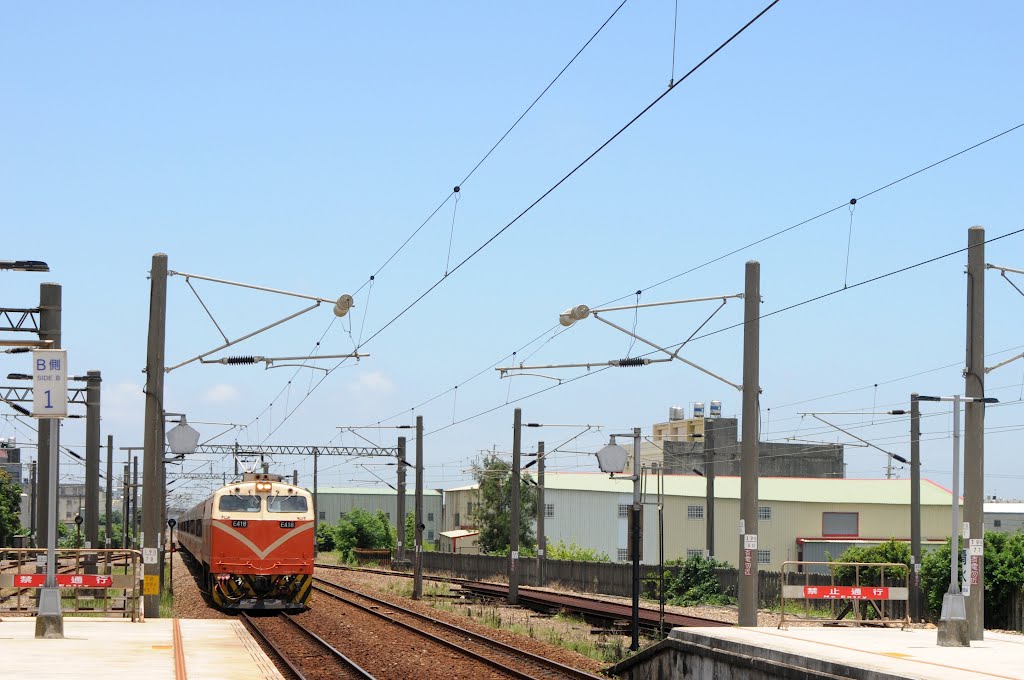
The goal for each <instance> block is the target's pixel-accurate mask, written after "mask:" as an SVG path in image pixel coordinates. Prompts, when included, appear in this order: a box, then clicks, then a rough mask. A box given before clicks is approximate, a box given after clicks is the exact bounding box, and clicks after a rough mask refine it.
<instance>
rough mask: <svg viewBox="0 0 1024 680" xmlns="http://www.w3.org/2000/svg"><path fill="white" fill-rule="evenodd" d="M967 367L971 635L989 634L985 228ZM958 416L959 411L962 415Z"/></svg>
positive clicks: (970, 257)
mask: <svg viewBox="0 0 1024 680" xmlns="http://www.w3.org/2000/svg"><path fill="white" fill-rule="evenodd" d="M967 246H968V248H967V343H966V344H967V367H966V369H965V371H964V396H966V397H968V401H967V405H966V407H965V414H964V430H965V431H964V523H965V524H966V527H967V528H969V531H968V532H966V533H968V535H967V536H964V549H966V550H969V546H972V545H973V546H975V550H973V551H970V552H978V550H977V546H982V550H981V554H975V555H971V556H969V557H968V562H967V564H965V565H964V572H965V581H966V582H967V584H968V588H967V589H966V590H967V592H965V593H964V595H965V596H966V597H965V600H966V605H967V626H968V629H969V631H970V638H971V639H972V640H983V639H984V638H985V563H984V560H985V556H984V548H983V546H984V540H985V524H984V500H985V497H984V495H985V404H984V403H983V402H982V401H980V400H981V399H983V398H984V397H985V229H984V228H982V227H971V228H970V229H968V230H967ZM958 417H959V416H958Z"/></svg>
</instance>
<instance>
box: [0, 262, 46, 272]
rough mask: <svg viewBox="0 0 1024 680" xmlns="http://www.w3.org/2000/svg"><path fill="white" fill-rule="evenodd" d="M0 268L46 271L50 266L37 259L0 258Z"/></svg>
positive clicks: (21, 270)
mask: <svg viewBox="0 0 1024 680" xmlns="http://www.w3.org/2000/svg"><path fill="white" fill-rule="evenodd" d="M0 269H5V270H8V271H14V272H48V271H50V266H49V265H48V264H46V263H45V262H40V261H39V260H0Z"/></svg>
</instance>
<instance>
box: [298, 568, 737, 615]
mask: <svg viewBox="0 0 1024 680" xmlns="http://www.w3.org/2000/svg"><path fill="white" fill-rule="evenodd" d="M315 566H316V567H318V568H322V569H334V570H341V571H355V572H360V571H364V572H369V573H373V574H382V575H386V576H402V577H407V578H412V574H408V573H404V572H398V571H388V570H386V569H365V568H362V567H358V568H356V567H348V566H345V565H332V564H316V565H315ZM423 578H424V579H427V580H433V581H442V582H445V583H454V584H458V585H459V586H461V587H462V589H463V590H465V591H467V592H473V593H476V594H478V595H481V596H484V597H491V598H495V599H500V598H504V597H507V596H508V586H507V585H502V584H499V583H486V582H483V581H471V580H469V579H464V578H437V577H429V576H424V577H423ZM519 603H520V605H521V606H524V607H529V608H531V609H536V610H538V611H545V612H551V611H560V610H564V611H569V612H573V613H576V614H579V615H581V616H583V617H584V618H587V619H594V620H602V621H607V622H610V623H612V622H616V621H628V620H629V619H630V617H631V615H632V610H631V607H630V606H629V605H624V604H618V603H615V602H608V601H605V600H599V599H596V598H592V597H584V596H581V595H563V594H559V593H550V592H547V591H543V590H538V589H536V588H529V587H524V586H519ZM665 625H666V626H667V627H695V626H696V627H720V626H731V625H732V624H730V623H726V622H723V621H717V620H715V619H705V618H701V617H697V616H686V615H684V614H675V613H671V612H665ZM640 627H641V628H643V629H645V630H648V631H656V630H658V629H659V628H660V613H659V611H658V610H657V609H652V608H650V607H640Z"/></svg>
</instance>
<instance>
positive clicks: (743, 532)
mask: <svg viewBox="0 0 1024 680" xmlns="http://www.w3.org/2000/svg"><path fill="white" fill-rule="evenodd" d="M745 279H746V280H745V285H744V298H743V432H742V434H743V440H742V442H741V444H740V455H741V461H740V527H739V531H740V553H739V554H740V565H739V569H740V583H739V605H740V612H739V625H740V626H744V627H755V626H757V587H758V583H757V571H758V569H757V484H758V476H759V474H760V473H759V470H758V460H757V443H758V442H757V439H758V433H757V421H758V415H759V414H758V392H759V391H760V387H759V384H760V376H759V373H760V371H759V368H760V366H759V355H760V312H761V265H760V263H758V262H757V261H755V260H750V261H748V262H747V265H746V277H745Z"/></svg>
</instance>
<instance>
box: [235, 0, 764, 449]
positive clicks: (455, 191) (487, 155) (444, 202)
mask: <svg viewBox="0 0 1024 680" xmlns="http://www.w3.org/2000/svg"><path fill="white" fill-rule="evenodd" d="M628 1H629V0H622V2H621V3H620V4H619V5H618V7H616V8H615V10H614V11H613V12H612V13H611V14H610V15H608V18H607V19H605V20H604V22H603V23H602V24H601V25H600V26H599V27H598V28H597V30H596V31H594V33H593V34H592V35H591V36H590V38H588V39H587V41H586V42H585V43H584V44H583V46H582V47H580V49H579V50H577V51H576V54H574V55H573V57H572V59H570V60H569V61H568V62H567V63H566V64H565V66H563V67H562V69H561V70H560V71H559V72H558V73H557V74H556V75H555V77H554V78H552V79H551V81H550V82H549V83H548V84H547V85H546V86H545V87H544V89H543V90H541V92H540V94H538V95H537V96H536V97H535V98H534V99H533V101H532V102H530V105H529V106H527V107H526V109H524V110H523V112H522V113H521V114H519V117H518V118H516V120H515V121H514V122H513V123H512V125H510V126H509V128H508V129H507V130H505V132H504V133H503V134H502V135H501V137H499V138H498V141H496V142H495V143H494V144H493V145H491V148H490V149H488V150H487V153H485V154H484V155H483V157H482V158H481V159H480V160H479V161H477V162H476V164H475V165H474V166H473V167H472V168H471V169H470V171H469V172H468V173H466V176H465V177H463V178H462V181H461V182H459V183H458V184H457V185H456V186H455V187H454V188H453V189H452V190H451V191H450V192H449V193H448V194H447V195H446V196H445V198H444V200H442V201H441V202H440V203H439V204H438V205H437V207H435V208H434V209H433V210H432V211H431V212H430V214H429V215H427V218H426V219H425V220H423V222H421V223H420V225H419V226H418V227H416V229H414V230H413V232H412V233H411V234H410V235H409V236H408V237H407V238H406V239H405V241H403V242H402V244H401V245H400V246H399V247H398V248H397V249H396V250H395V251H394V252H393V253H391V255H390V256H389V257H388V258H387V259H386V260H385V261H384V263H383V264H382V265H380V267H378V268H377V270H376V271H375V272H374V273H373V275H372V276H370V278H369V279H368V280H367V281H366V282H364V283H363V284H362V285H361V286H359V288H358V289H356V291H355V293H353V296H355V295H358V294H359V293H360V292H362V290H363V289H364V288H365V287H366V286H367V285H370V284H371V282H372V281H373V280H374V279H375V278H376V277H377V276H379V275H380V273H381V272H382V271H384V269H385V268H386V267H387V266H388V265H389V264H390V263H391V261H392V260H394V259H395V257H396V256H398V254H399V253H401V252H402V250H404V249H405V247H406V246H407V245H409V242H410V241H412V239H413V238H415V236H416V235H417V234H418V233H419V232H420V231H421V230H422V229H423V227H425V226H426V225H427V224H428V223H429V222H430V221H431V220H432V219H433V218H434V216H435V215H437V213H438V212H439V211H440V210H441V209H442V208H443V207H444V206H445V205H447V204H448V202H449V201H450V200H451V199H452V197H453V196H454V197H456V198H458V193H459V191H460V187H461V186H462V185H464V184H465V183H466V182H467V181H468V180H469V179H470V177H472V176H473V174H474V173H476V171H477V170H478V169H479V168H480V166H481V165H483V164H484V162H485V161H486V160H487V159H488V158H490V156H491V154H493V153H494V151H495V150H496V149H497V148H498V147H499V146H500V145H501V143H502V142H504V141H505V139H506V138H507V137H508V136H509V135H510V134H511V133H512V131H513V130H515V128H516V127H517V126H518V125H519V123H520V122H521V121H522V120H523V118H525V117H526V115H527V114H528V113H530V111H532V110H533V107H534V106H536V105H537V103H538V102H539V101H540V100H541V99H542V98H543V97H544V95H545V94H547V92H548V90H550V89H551V88H552V86H554V84H555V83H556V82H558V80H559V79H560V78H561V77H562V75H563V74H564V73H565V72H566V71H567V70H568V69H569V67H570V66H572V65H573V64H574V63H575V62H576V60H577V59H578V58H579V56H580V55H581V54H583V51H584V50H586V49H587V47H589V46H590V43H592V42H593V41H594V39H595V38H597V36H598V35H599V34H600V33H601V31H603V30H604V28H605V27H606V26H607V25H608V24H609V23H610V22H611V20H612V19H613V18H615V15H616V14H618V13H619V10H620V9H622V7H623V6H624V5H625V4H626V3H627V2H628ZM776 1H777V0H776ZM450 247H451V246H450V244H449V249H450ZM449 255H450V252H449ZM460 266H461V265H460ZM450 273H451V272H448V271H447V267H446V271H445V276H447V275H448V274H450ZM364 321H365V317H364ZM333 323H334V320H333V319H332V320H331V324H333ZM328 330H330V326H328ZM326 335H327V331H326V330H325V331H324V334H323V335H322V336H321V337H320V341H323V339H324V337H325V336H326ZM360 335H362V333H361V332H360ZM374 336H376V333H375V334H374ZM370 339H373V338H372V337H371V338H370ZM367 342H369V340H367ZM362 344H363V343H362V342H360V343H358V346H362ZM319 345H320V342H317V346H319ZM299 370H301V369H296V371H295V374H293V376H292V380H294V379H295V377H296V376H297V375H298V371H299ZM290 383H291V380H289V384H290ZM318 384H319V383H318ZM285 389H287V385H286V386H285V387H284V388H282V389H281V391H280V392H279V393H278V394H277V396H275V397H274V398H273V399H272V400H271V402H270V405H269V406H267V408H265V409H264V410H263V411H262V412H261V413H260V414H259V415H258V416H256V418H254V419H253V421H252V422H255V421H256V420H257V419H259V417H260V416H262V415H263V414H264V413H266V412H267V410H268V409H270V408H272V407H273V405H274V403H276V402H277V400H278V399H280V397H281V395H282V394H283V393H284V391H285ZM313 389H315V388H313V387H312V386H311V387H310V388H309V389H308V390H307V395H308V394H309V392H312V390H313ZM252 422H250V424H252ZM282 424H283V423H282ZM274 431H276V428H274Z"/></svg>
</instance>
